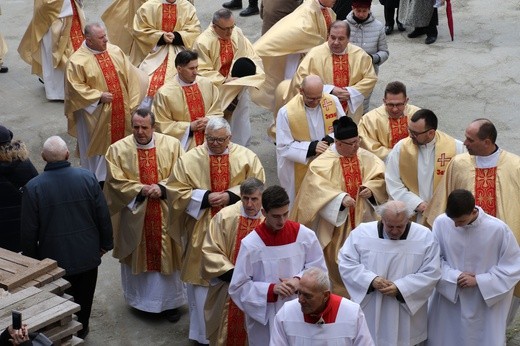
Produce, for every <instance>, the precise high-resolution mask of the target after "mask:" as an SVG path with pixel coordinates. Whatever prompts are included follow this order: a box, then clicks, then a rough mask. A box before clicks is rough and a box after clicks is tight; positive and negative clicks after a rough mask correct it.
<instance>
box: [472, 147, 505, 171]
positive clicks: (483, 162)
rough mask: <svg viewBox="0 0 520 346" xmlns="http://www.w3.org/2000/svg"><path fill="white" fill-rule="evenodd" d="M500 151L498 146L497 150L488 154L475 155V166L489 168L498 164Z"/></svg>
mask: <svg viewBox="0 0 520 346" xmlns="http://www.w3.org/2000/svg"><path fill="white" fill-rule="evenodd" d="M501 152H502V149H500V148H498V150H497V151H495V152H494V153H493V154H491V155H488V156H477V155H475V162H476V164H477V168H491V167H496V166H498V159H499V157H500V153H501Z"/></svg>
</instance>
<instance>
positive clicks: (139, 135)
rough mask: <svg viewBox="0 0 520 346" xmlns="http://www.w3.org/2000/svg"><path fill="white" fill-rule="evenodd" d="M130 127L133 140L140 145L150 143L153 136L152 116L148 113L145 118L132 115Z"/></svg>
mask: <svg viewBox="0 0 520 346" xmlns="http://www.w3.org/2000/svg"><path fill="white" fill-rule="evenodd" d="M132 128H133V133H134V138H135V141H136V142H137V143H139V144H141V145H145V144H148V143H150V141H151V140H152V136H153V126H152V117H150V115H148V116H146V117H145V118H143V117H141V116H139V115H137V114H136V115H134V116H133V117H132Z"/></svg>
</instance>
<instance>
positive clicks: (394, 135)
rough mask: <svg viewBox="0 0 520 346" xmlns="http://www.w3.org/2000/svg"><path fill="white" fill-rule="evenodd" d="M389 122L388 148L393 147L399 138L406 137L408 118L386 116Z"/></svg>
mask: <svg viewBox="0 0 520 346" xmlns="http://www.w3.org/2000/svg"><path fill="white" fill-rule="evenodd" d="M388 121H389V123H390V137H391V138H390V148H393V147H394V146H395V145H396V144H397V142H399V141H400V140H401V139H403V138H406V137H408V118H407V117H406V116H402V117H399V118H388Z"/></svg>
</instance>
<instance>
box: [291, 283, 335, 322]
mask: <svg viewBox="0 0 520 346" xmlns="http://www.w3.org/2000/svg"><path fill="white" fill-rule="evenodd" d="M329 295H330V292H328V291H325V292H322V291H320V290H319V289H318V288H317V287H316V280H315V279H314V278H313V277H312V276H310V275H304V276H303V277H302V279H301V280H300V286H299V287H298V302H299V303H300V305H301V309H302V312H303V313H304V314H319V313H322V312H323V310H324V309H325V306H326V305H327V300H328V299H329Z"/></svg>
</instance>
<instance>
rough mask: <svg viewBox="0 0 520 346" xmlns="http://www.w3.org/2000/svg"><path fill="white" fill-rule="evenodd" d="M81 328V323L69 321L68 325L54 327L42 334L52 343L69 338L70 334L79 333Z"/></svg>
mask: <svg viewBox="0 0 520 346" xmlns="http://www.w3.org/2000/svg"><path fill="white" fill-rule="evenodd" d="M82 328H83V326H82V325H81V323H79V322H78V321H74V320H71V321H69V323H67V324H65V325H63V326H58V327H54V328H51V329H47V330H45V331H44V332H43V333H44V334H45V336H46V337H48V338H49V339H51V341H52V342H56V341H57V340H63V339H65V338H67V337H71V336H72V334H74V333H76V332H78V331H80V330H81V329H82Z"/></svg>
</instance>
